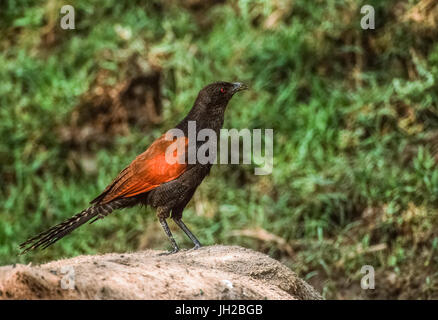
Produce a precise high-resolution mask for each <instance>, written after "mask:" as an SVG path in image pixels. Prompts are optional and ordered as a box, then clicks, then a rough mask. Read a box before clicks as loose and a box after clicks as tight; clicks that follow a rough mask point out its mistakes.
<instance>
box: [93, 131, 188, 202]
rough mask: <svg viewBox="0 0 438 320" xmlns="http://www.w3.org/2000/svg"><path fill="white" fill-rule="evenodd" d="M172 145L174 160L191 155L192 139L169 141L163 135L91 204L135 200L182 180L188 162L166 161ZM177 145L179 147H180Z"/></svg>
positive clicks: (184, 138) (181, 138)
mask: <svg viewBox="0 0 438 320" xmlns="http://www.w3.org/2000/svg"><path fill="white" fill-rule="evenodd" d="M174 143H176V144H174ZM172 144H174V145H173V148H172V149H171V150H173V151H172V154H173V157H177V158H184V157H185V154H186V153H187V146H188V139H187V138H186V137H180V138H178V139H174V140H173V141H172V140H171V141H168V140H166V139H165V135H162V136H161V137H160V138H158V139H157V140H155V141H154V143H152V144H151V146H150V147H149V148H148V149H147V150H146V151H145V152H143V153H142V154H140V155H139V156H137V157H136V158H135V159H134V161H132V162H131V164H130V165H129V166H128V167H126V168H125V169H124V170H122V171H121V172H120V173H119V175H118V176H117V177H116V178H115V179H114V180H113V182H111V183H110V184H109V185H108V186H107V187H106V188H105V190H104V191H103V192H102V193H101V194H100V195H99V196H98V197H97V198H96V199H94V200H93V201H92V202H91V203H100V204H105V203H108V202H110V201H112V200H115V199H120V198H129V197H133V196H136V195H138V194H141V193H144V192H147V191H150V190H152V189H154V188H156V187H158V186H159V185H160V184H163V183H165V182H169V181H172V180H174V179H176V178H178V177H179V176H180V175H181V174H182V173H183V172H184V171H185V170H186V168H187V163H186V162H185V161H184V163H178V161H175V162H174V163H171V162H169V161H167V160H166V151H168V150H169V149H168V148H169V147H170V146H171V145H172ZM177 144H178V146H179V147H178V148H176V146H177ZM174 159H176V158H174Z"/></svg>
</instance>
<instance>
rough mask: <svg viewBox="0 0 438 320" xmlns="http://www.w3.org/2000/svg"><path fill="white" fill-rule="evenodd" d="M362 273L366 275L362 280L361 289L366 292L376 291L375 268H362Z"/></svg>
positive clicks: (366, 266)
mask: <svg viewBox="0 0 438 320" xmlns="http://www.w3.org/2000/svg"><path fill="white" fill-rule="evenodd" d="M360 273H363V274H365V275H364V276H363V277H362V279H361V280H360V287H361V288H362V289H364V290H368V289H374V267H373V266H370V265H365V266H362V268H361V269H360Z"/></svg>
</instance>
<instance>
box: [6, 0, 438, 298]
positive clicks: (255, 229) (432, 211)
mask: <svg viewBox="0 0 438 320" xmlns="http://www.w3.org/2000/svg"><path fill="white" fill-rule="evenodd" d="M200 2H201V1H193V0H191V1H181V2H180V1H171V0H166V1H150V0H144V1H140V0H137V1H126V2H123V1H115V0H97V1H92V2H90V1H85V0H78V1H75V2H74V7H75V9H76V30H62V29H61V28H60V27H59V21H60V14H59V8H60V7H61V6H62V5H63V4H65V3H63V1H53V0H49V1H46V2H41V1H32V0H19V1H13V0H6V1H3V2H2V3H1V4H0V30H1V39H0V48H1V50H0V78H1V79H2V81H1V85H0V136H1V139H0V181H1V183H0V264H11V263H28V262H30V261H33V262H43V261H47V260H50V259H58V258H61V257H71V256H75V255H78V254H85V253H86V254H93V253H104V252H112V251H120V252H123V251H127V250H139V249H145V248H156V249H165V248H167V246H168V243H167V240H166V239H165V236H164V233H163V232H162V231H161V229H160V226H159V224H158V223H157V221H156V218H155V214H154V213H153V211H152V210H150V209H144V208H133V209H129V210H124V211H122V212H117V213H114V214H112V215H111V216H110V217H108V218H106V219H104V220H103V221H100V222H99V223H96V224H93V225H86V226H84V227H82V228H80V229H78V230H76V231H75V232H74V233H73V234H72V235H71V236H69V237H67V238H65V239H63V240H62V241H60V242H58V243H57V244H56V245H54V246H53V247H50V248H49V249H47V250H45V251H42V252H36V253H32V254H29V255H26V256H17V253H18V249H17V247H18V244H19V243H20V242H22V241H23V240H25V239H26V238H27V237H28V236H31V235H34V234H35V233H37V232H40V231H42V230H44V229H46V228H48V227H50V226H52V225H53V224H55V223H57V222H60V221H61V220H63V219H65V218H67V217H70V216H71V215H73V214H74V213H77V212H78V211H80V210H82V209H83V208H84V207H86V206H87V204H88V202H89V201H90V200H91V199H92V198H94V197H95V196H96V195H97V194H99V192H100V191H101V190H102V189H103V188H104V187H105V186H106V184H107V183H109V182H110V181H111V180H112V178H113V177H114V176H115V175H116V174H117V173H118V172H119V170H121V169H122V168H124V166H125V165H127V164H128V163H129V162H130V161H131V160H132V159H133V158H134V157H135V156H136V155H137V154H138V153H140V152H142V151H143V150H144V149H145V148H146V147H147V146H148V144H149V143H151V142H152V141H153V139H154V138H156V137H158V136H159V135H160V134H161V133H162V132H164V130H167V129H168V128H171V127H172V126H173V125H174V124H175V123H176V122H177V121H179V120H180V119H181V118H182V117H183V116H184V114H185V113H186V112H187V111H188V110H189V109H190V107H191V106H192V103H193V100H194V98H195V97H196V95H197V92H198V90H199V89H200V88H201V87H202V86H203V85H205V84H206V83H209V82H212V81H216V80H229V81H233V80H241V81H243V82H246V83H248V84H249V85H250V86H251V91H249V92H247V93H244V94H240V95H238V96H236V97H235V98H233V100H232V102H231V104H230V106H229V108H228V110H227V115H226V120H225V127H226V128H250V129H251V128H273V129H274V170H273V173H272V175H269V176H255V175H254V174H253V169H254V167H253V166H251V165H229V166H225V165H217V166H214V167H213V170H212V174H211V175H210V176H209V177H208V178H207V179H206V180H205V181H204V183H203V184H202V185H201V187H200V188H199V189H198V191H197V193H196V195H195V197H194V199H193V200H192V201H191V203H190V204H189V206H188V208H187V209H186V211H185V214H184V217H185V221H186V223H187V224H188V225H189V226H191V228H192V230H194V231H195V233H196V234H197V236H198V237H199V238H200V239H201V241H202V242H203V244H205V245H209V244H214V243H222V244H238V245H243V246H247V247H251V248H254V249H256V250H260V251H263V252H265V253H268V254H269V255H271V256H273V257H275V258H276V259H279V260H281V261H282V262H284V263H286V264H287V265H288V266H290V267H291V268H293V269H294V270H295V271H296V272H297V273H298V274H299V275H300V276H301V277H303V278H304V279H306V280H307V281H309V282H310V283H311V284H313V285H315V286H316V287H317V289H318V290H320V291H321V292H323V294H324V296H325V297H326V298H413V299H416V298H438V258H437V249H438V231H437V227H436V226H437V220H438V214H437V207H438V170H437V165H436V162H437V160H438V155H437V151H438V147H437V146H438V144H437V142H438V96H437V92H438V91H437V89H438V86H437V80H438V43H437V42H436V39H438V32H437V17H438V11H437V6H436V5H434V4H433V1H430V0H421V1H411V0H409V1H402V0H389V1H377V0H375V1H372V0H369V1H367V2H366V3H365V2H364V3H361V1H354V0H346V1H337V0H331V1H326V0H324V1H322V0H321V1H307V0H296V1H261V0H260V1H235V2H234V1H226V2H225V1H223V2H222V3H220V4H217V5H212V2H211V1H204V4H202V5H199V4H198V5H196V3H200ZM363 4H371V5H373V6H374V8H375V11H376V29H375V30H362V29H361V28H360V19H361V17H362V15H361V14H360V7H361V5H363ZM132 56H135V57H136V59H137V60H139V61H145V62H150V61H153V62H154V63H155V64H156V65H159V66H160V68H161V69H162V74H163V78H162V82H161V83H162V90H161V91H162V96H163V100H162V102H163V108H164V111H163V112H164V114H163V119H164V120H163V122H162V123H160V124H158V125H150V126H147V127H140V126H136V125H132V126H130V130H129V132H127V133H125V134H116V135H114V136H112V137H111V139H110V143H107V144H105V145H104V146H102V145H100V144H97V143H96V144H93V143H91V144H89V145H87V146H86V148H85V149H86V150H85V151H84V148H77V147H74V146H72V145H69V144H66V143H65V142H64V141H63V139H62V137H61V134H60V132H61V131H62V129H63V128H64V127H66V126H68V124H69V123H70V120H71V118H72V117H73V116H74V114H75V112H78V111H77V110H78V108H79V106H82V107H83V103H82V101H83V100H84V97H85V96H87V94H88V93H89V92H90V91H91V90H92V88H94V86H95V82H96V79H97V78H98V76H99V75H101V74H104V75H105V77H104V83H105V85H107V86H108V87H110V88H112V87H117V85H118V84H120V83H122V82H123V81H124V80H125V78H126V75H127V74H128V71H126V72H125V71H123V70H128V69H129V68H128V66H127V65H128V60H129V59H128V58H129V57H132ZM120 70H122V71H120ZM85 156H86V157H88V158H89V162H91V164H92V165H93V166H94V167H95V168H97V169H95V170H86V166H84V165H83V163H82V162H81V161H82V160H83V159H84V158H85ZM88 158H87V159H88ZM172 229H173V230H174V231H175V234H176V237H177V241H178V242H179V243H181V244H182V245H183V246H187V247H188V246H190V241H189V240H188V239H186V237H185V236H184V235H183V234H182V233H181V232H180V231H178V230H176V228H174V226H173V225H172ZM363 265H372V266H373V267H374V268H375V270H376V289H375V290H368V291H366V290H362V289H361V288H360V278H361V277H362V276H363V275H362V274H361V273H360V269H361V267H362V266H363Z"/></svg>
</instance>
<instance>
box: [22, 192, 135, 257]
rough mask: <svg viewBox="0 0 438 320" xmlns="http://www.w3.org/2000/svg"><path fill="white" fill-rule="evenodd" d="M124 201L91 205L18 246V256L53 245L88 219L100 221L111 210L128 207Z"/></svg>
mask: <svg viewBox="0 0 438 320" xmlns="http://www.w3.org/2000/svg"><path fill="white" fill-rule="evenodd" d="M124 200H125V199H119V200H114V201H112V202H110V203H106V204H97V205H92V206H91V207H89V208H88V209H85V210H83V211H82V212H80V213H78V214H76V215H74V216H73V217H71V218H70V219H67V220H65V221H63V222H61V223H60V224H57V225H56V226H54V227H51V228H50V229H48V230H46V231H44V232H41V233H40V234H38V235H36V236H35V237H32V238H30V239H29V240H27V241H26V242H23V243H22V244H20V249H21V250H22V251H21V253H20V254H25V253H26V252H28V251H31V250H34V249H37V248H40V247H42V249H45V248H47V247H48V246H50V245H52V244H54V243H55V242H56V241H58V240H59V239H61V238H63V237H65V236H66V235H68V234H69V233H70V232H72V231H73V230H74V229H76V228H78V227H80V226H81V225H83V224H84V223H86V222H87V221H89V220H90V219H93V218H94V219H93V220H92V221H91V222H90V223H93V222H95V221H96V220H98V219H102V218H104V217H105V216H107V215H108V214H110V213H111V212H112V211H113V210H115V209H119V208H122V207H125V206H129V203H128V202H127V201H124Z"/></svg>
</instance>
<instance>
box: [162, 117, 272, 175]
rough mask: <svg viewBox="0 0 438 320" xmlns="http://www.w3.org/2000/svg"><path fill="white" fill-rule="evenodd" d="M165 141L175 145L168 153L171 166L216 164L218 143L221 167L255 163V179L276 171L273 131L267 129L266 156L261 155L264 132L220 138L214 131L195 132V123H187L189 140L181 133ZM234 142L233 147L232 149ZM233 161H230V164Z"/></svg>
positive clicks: (175, 131) (231, 133)
mask: <svg viewBox="0 0 438 320" xmlns="http://www.w3.org/2000/svg"><path fill="white" fill-rule="evenodd" d="M240 138H242V157H241V156H240V155H241V153H240ZM165 139H166V140H167V141H173V143H172V144H170V146H169V147H168V148H167V149H166V153H165V160H166V162H167V163H168V164H171V165H172V164H175V163H180V164H184V163H188V164H195V163H200V164H207V163H211V164H216V163H218V160H217V149H218V141H219V149H220V153H219V155H220V158H219V163H220V164H229V163H231V164H239V163H240V161H241V162H242V163H243V164H251V163H254V164H256V165H257V166H259V167H256V168H254V174H255V175H268V174H271V173H272V168H273V129H264V153H263V154H262V145H263V141H262V129H253V130H252V131H251V130H249V129H241V130H240V131H239V130H237V129H221V130H220V137H217V134H216V132H215V131H214V130H212V129H208V128H205V129H201V130H199V132H197V130H196V121H189V122H188V134H187V137H186V136H185V135H184V132H183V131H182V130H180V129H171V130H169V131H167V132H166V135H165ZM230 142H231V145H230ZM230 159H231V161H230Z"/></svg>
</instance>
